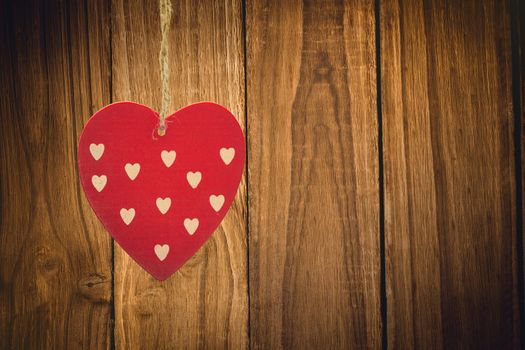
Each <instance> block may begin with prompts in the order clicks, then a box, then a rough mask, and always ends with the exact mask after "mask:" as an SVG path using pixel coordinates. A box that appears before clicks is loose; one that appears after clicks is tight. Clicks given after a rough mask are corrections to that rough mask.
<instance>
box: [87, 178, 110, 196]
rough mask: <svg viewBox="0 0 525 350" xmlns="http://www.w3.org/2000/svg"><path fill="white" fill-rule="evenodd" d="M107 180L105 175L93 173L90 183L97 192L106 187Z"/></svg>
mask: <svg viewBox="0 0 525 350" xmlns="http://www.w3.org/2000/svg"><path fill="white" fill-rule="evenodd" d="M107 182H108V178H107V177H106V175H100V176H97V175H93V177H92V178H91V183H92V184H93V187H95V189H96V190H97V191H98V192H100V191H102V190H103V189H104V187H106V183H107Z"/></svg>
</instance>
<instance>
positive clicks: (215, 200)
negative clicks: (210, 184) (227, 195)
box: [210, 194, 224, 212]
mask: <svg viewBox="0 0 525 350" xmlns="http://www.w3.org/2000/svg"><path fill="white" fill-rule="evenodd" d="M210 204H211V207H212V208H213V210H215V211H216V212H218V211H219V210H221V208H222V206H223V204H224V196H223V195H222V194H219V195H217V196H216V195H214V194H212V195H211V196H210Z"/></svg>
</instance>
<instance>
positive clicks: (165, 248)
mask: <svg viewBox="0 0 525 350" xmlns="http://www.w3.org/2000/svg"><path fill="white" fill-rule="evenodd" d="M169 251H170V246H169V245H167V244H164V245H160V244H157V245H155V254H156V255H157V258H159V260H160V261H164V259H166V257H167V256H168V253H169Z"/></svg>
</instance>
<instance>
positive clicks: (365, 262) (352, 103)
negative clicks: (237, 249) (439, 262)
mask: <svg viewBox="0 0 525 350" xmlns="http://www.w3.org/2000/svg"><path fill="white" fill-rule="evenodd" d="M247 45H248V47H247V73H248V85H247V86H248V90H247V92H248V100H247V101H248V102H247V103H248V120H249V122H248V125H249V129H248V133H249V184H250V186H249V203H250V211H249V215H250V219H249V224H250V296H251V298H250V300H251V327H252V328H251V336H252V337H251V345H252V348H254V349H280V348H284V349H316V348H317V349H335V348H365V347H367V348H379V347H380V344H381V331H380V329H381V324H380V323H381V322H380V318H381V317H380V305H379V304H380V297H379V277H380V275H379V273H380V265H379V214H378V211H379V194H378V190H379V185H378V151H377V132H378V129H377V110H376V81H375V77H376V71H375V69H376V66H375V28H374V6H373V2H371V1H347V2H345V3H332V2H329V1H311V2H305V3H304V4H303V3H301V2H300V1H285V2H282V1H270V0H267V1H249V2H248V4H247Z"/></svg>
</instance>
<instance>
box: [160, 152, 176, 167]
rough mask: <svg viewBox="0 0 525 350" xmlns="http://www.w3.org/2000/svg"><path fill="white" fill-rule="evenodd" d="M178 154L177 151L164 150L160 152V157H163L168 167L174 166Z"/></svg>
mask: <svg viewBox="0 0 525 350" xmlns="http://www.w3.org/2000/svg"><path fill="white" fill-rule="evenodd" d="M176 156H177V154H176V153H175V151H166V150H164V151H162V152H161V153H160V157H161V158H162V161H163V162H164V164H165V165H166V166H167V167H168V168H169V167H170V166H172V164H173V162H174V161H175V157H176Z"/></svg>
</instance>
